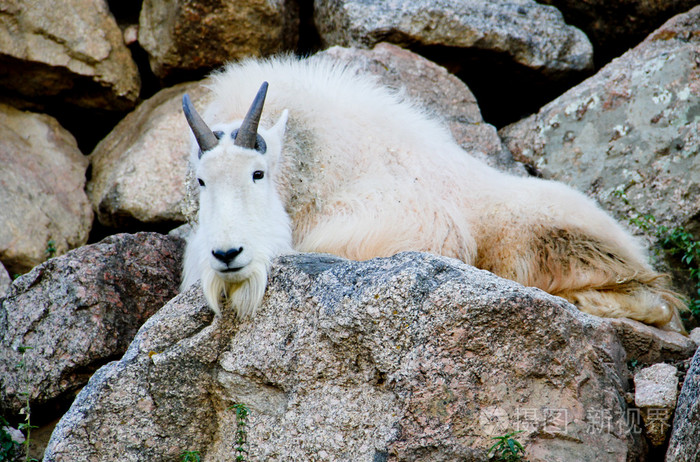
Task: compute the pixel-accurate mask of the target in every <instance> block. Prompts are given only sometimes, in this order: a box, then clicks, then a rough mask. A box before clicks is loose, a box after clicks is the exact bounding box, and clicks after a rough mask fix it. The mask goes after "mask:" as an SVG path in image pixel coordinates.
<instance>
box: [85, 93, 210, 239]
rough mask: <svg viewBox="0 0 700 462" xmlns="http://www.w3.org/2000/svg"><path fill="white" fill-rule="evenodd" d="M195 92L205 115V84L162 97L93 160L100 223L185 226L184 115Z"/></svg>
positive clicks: (92, 189) (91, 186) (127, 122)
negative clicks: (186, 99)
mask: <svg viewBox="0 0 700 462" xmlns="http://www.w3.org/2000/svg"><path fill="white" fill-rule="evenodd" d="M184 93H189V94H190V96H191V97H192V99H193V101H194V102H195V105H196V106H197V107H198V108H199V109H200V110H201V108H202V106H203V105H204V104H206V103H207V102H208V100H207V93H206V91H205V89H204V88H203V86H202V84H201V83H199V82H195V83H189V84H180V85H176V86H174V87H171V88H168V89H165V90H162V91H160V92H159V93H157V94H156V95H155V96H153V97H152V98H150V99H148V100H146V101H144V102H143V103H141V105H139V107H138V108H137V109H136V110H135V111H134V112H132V113H131V114H129V115H128V116H126V117H125V118H124V119H123V120H122V121H121V122H119V124H118V125H117V126H116V127H115V128H114V129H113V130H112V132H111V133H110V134H109V135H108V136H107V137H106V138H105V139H104V140H102V141H101V142H100V143H99V144H98V145H97V147H96V148H95V150H94V151H93V152H92V154H91V155H90V162H91V164H92V178H91V180H90V181H89V182H88V185H87V193H88V196H89V197H90V201H91V202H92V206H93V208H94V210H95V213H96V214H97V218H98V219H99V221H100V223H102V224H104V225H106V226H110V227H115V228H116V227H120V226H129V225H134V224H136V223H151V224H157V223H164V222H165V223H170V222H183V221H185V216H184V214H183V210H182V205H183V199H184V196H185V182H184V178H185V175H186V173H187V159H188V156H189V148H190V146H189V143H190V129H189V127H188V126H187V122H186V121H185V117H184V115H183V114H182V95H183V94H184Z"/></svg>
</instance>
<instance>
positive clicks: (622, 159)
mask: <svg viewBox="0 0 700 462" xmlns="http://www.w3.org/2000/svg"><path fill="white" fill-rule="evenodd" d="M699 50H700V6H698V7H696V8H694V9H692V10H691V11H690V12H688V13H686V14H682V15H679V16H676V17H675V18H673V19H672V20H670V21H668V22H667V23H666V24H664V25H663V26H662V27H661V28H659V29H657V30H656V31H655V32H654V33H653V34H652V35H651V36H650V37H648V38H647V39H646V40H644V42H642V43H641V44H640V45H638V46H637V47H636V48H634V49H632V50H630V51H629V52H627V53H625V54H624V55H623V56H622V57H620V58H618V59H616V60H614V61H613V62H612V63H610V64H608V65H607V66H605V67H604V68H603V69H602V70H601V71H600V72H598V73H597V74H596V75H595V76H593V77H591V78H590V79H588V80H586V81H584V82H583V83H581V84H580V85H578V86H577V87H575V88H573V89H571V90H569V91H567V92H566V93H565V94H563V95H562V96H560V97H559V98H557V99H556V100H554V101H552V102H551V103H549V104H547V105H546V106H544V107H543V108H542V109H541V110H540V111H539V112H538V113H537V114H535V115H532V116H530V117H528V118H526V119H524V120H522V121H520V122H517V123H515V124H512V125H510V126H508V127H505V128H503V129H502V130H501V131H500V132H499V133H500V135H501V136H502V138H503V139H504V141H505V142H506V144H507V146H508V147H509V148H510V150H511V152H512V153H513V155H514V156H515V158H516V159H518V160H522V161H524V162H529V163H531V164H533V165H535V166H536V167H537V168H538V169H539V170H540V171H541V172H542V174H543V175H544V176H545V177H547V178H554V179H557V180H561V181H564V182H565V183H568V184H570V185H572V186H574V187H575V188H577V189H579V190H581V191H584V192H586V193H587V194H589V195H591V196H593V197H595V198H596V199H597V200H598V202H600V203H601V204H602V205H604V207H605V208H606V209H608V210H613V211H616V212H617V215H618V216H619V217H622V216H627V214H628V212H629V211H630V206H628V205H627V204H626V203H625V201H624V200H622V199H621V198H620V197H618V196H617V195H616V194H617V193H616V192H620V193H624V194H625V195H626V197H627V200H628V201H629V203H630V205H631V207H634V208H635V209H636V210H637V211H638V212H639V213H642V214H652V215H654V216H655V217H656V220H657V222H658V223H660V224H664V225H670V226H674V225H678V224H683V225H685V226H687V227H689V228H690V229H691V231H692V230H693V229H694V230H696V231H700V201H698V197H700V155H699V149H700V66H699V65H698V59H700V58H698V56H699V54H698V53H699Z"/></svg>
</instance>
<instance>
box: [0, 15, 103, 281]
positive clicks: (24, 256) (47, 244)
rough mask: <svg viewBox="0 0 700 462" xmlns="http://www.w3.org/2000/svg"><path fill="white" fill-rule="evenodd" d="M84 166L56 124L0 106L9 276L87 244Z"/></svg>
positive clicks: (0, 210) (0, 198)
mask: <svg viewBox="0 0 700 462" xmlns="http://www.w3.org/2000/svg"><path fill="white" fill-rule="evenodd" d="M0 16H2V15H0ZM87 165H88V161H87V159H86V158H85V156H83V154H82V153H81V152H80V150H79V149H78V146H77V144H76V142H75V138H73V135H71V134H70V133H68V132H67V131H66V130H65V129H64V128H63V127H61V126H60V125H59V123H58V122H57V121H56V120H55V119H53V118H52V117H49V116H47V115H43V114H35V113H31V112H24V111H19V110H17V109H14V108H12V107H10V106H6V105H4V104H0V178H1V179H0V223H2V225H1V226H0V261H2V263H3V264H4V265H5V267H6V268H7V271H9V272H10V274H16V273H24V272H26V271H29V270H30V269H31V268H32V267H33V266H35V265H37V264H39V263H41V262H42V261H44V260H46V258H48V257H49V256H51V255H52V254H53V253H55V254H58V255H60V254H62V253H65V252H67V251H68V250H69V249H72V248H74V247H78V246H80V245H83V244H84V243H85V242H86V241H87V239H88V233H89V232H90V228H91V227H92V217H93V215H92V209H91V207H90V203H89V201H88V198H87V196H86V195H85V190H84V188H85V170H86V168H87Z"/></svg>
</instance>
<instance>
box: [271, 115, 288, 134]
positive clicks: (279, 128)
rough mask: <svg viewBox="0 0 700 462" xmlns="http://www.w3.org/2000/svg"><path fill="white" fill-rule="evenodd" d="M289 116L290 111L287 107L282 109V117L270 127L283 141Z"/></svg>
mask: <svg viewBox="0 0 700 462" xmlns="http://www.w3.org/2000/svg"><path fill="white" fill-rule="evenodd" d="M288 118H289V111H287V110H286V109H285V110H284V111H282V115H281V116H280V118H279V119H278V120H277V122H276V123H275V125H274V126H273V127H272V128H270V133H272V134H274V135H277V136H278V137H279V140H280V141H282V140H283V139H284V132H285V130H287V119H288Z"/></svg>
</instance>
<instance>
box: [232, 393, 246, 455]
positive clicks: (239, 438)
mask: <svg viewBox="0 0 700 462" xmlns="http://www.w3.org/2000/svg"><path fill="white" fill-rule="evenodd" d="M229 409H235V411H236V441H235V444H236V446H235V448H234V450H235V451H236V453H237V454H236V459H235V460H236V462H245V461H247V460H248V450H247V449H246V447H247V446H248V414H250V410H249V409H248V407H247V406H246V405H245V404H234V405H233V406H231V407H229Z"/></svg>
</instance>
